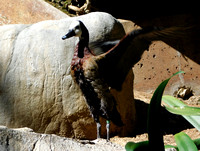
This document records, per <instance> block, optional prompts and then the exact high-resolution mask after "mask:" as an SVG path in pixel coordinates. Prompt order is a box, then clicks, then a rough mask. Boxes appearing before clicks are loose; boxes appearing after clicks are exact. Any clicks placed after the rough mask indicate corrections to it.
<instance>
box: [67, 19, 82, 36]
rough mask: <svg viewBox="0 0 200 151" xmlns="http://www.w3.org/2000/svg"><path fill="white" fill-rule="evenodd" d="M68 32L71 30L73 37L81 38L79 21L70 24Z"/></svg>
mask: <svg viewBox="0 0 200 151" xmlns="http://www.w3.org/2000/svg"><path fill="white" fill-rule="evenodd" d="M69 29H70V30H73V31H74V32H75V34H76V35H75V36H77V37H81V34H82V30H81V26H80V22H79V21H77V20H76V21H73V22H72V23H71V25H70V26H69Z"/></svg>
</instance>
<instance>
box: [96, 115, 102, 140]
mask: <svg viewBox="0 0 200 151" xmlns="http://www.w3.org/2000/svg"><path fill="white" fill-rule="evenodd" d="M96 124H97V139H98V138H101V124H100V121H99V118H97V119H96Z"/></svg>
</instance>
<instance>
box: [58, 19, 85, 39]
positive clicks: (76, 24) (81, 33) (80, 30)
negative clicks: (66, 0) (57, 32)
mask: <svg viewBox="0 0 200 151" xmlns="http://www.w3.org/2000/svg"><path fill="white" fill-rule="evenodd" d="M73 36H75V37H79V38H80V39H89V34H88V30H87V28H86V27H85V25H84V24H83V22H82V21H80V20H75V21H73V22H72V23H71V25H70V26H69V30H68V32H67V34H66V35H65V36H63V37H62V40H65V39H67V38H70V37H73Z"/></svg>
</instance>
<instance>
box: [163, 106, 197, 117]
mask: <svg viewBox="0 0 200 151" xmlns="http://www.w3.org/2000/svg"><path fill="white" fill-rule="evenodd" d="M165 108H166V109H167V110H168V111H169V112H171V113H174V114H179V115H189V116H192V115H193V116H200V108H197V107H190V106H183V107H180V106H175V107H167V106H165Z"/></svg>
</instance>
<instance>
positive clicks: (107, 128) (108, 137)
mask: <svg viewBox="0 0 200 151" xmlns="http://www.w3.org/2000/svg"><path fill="white" fill-rule="evenodd" d="M106 130H107V141H110V121H109V120H107V121H106Z"/></svg>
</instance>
